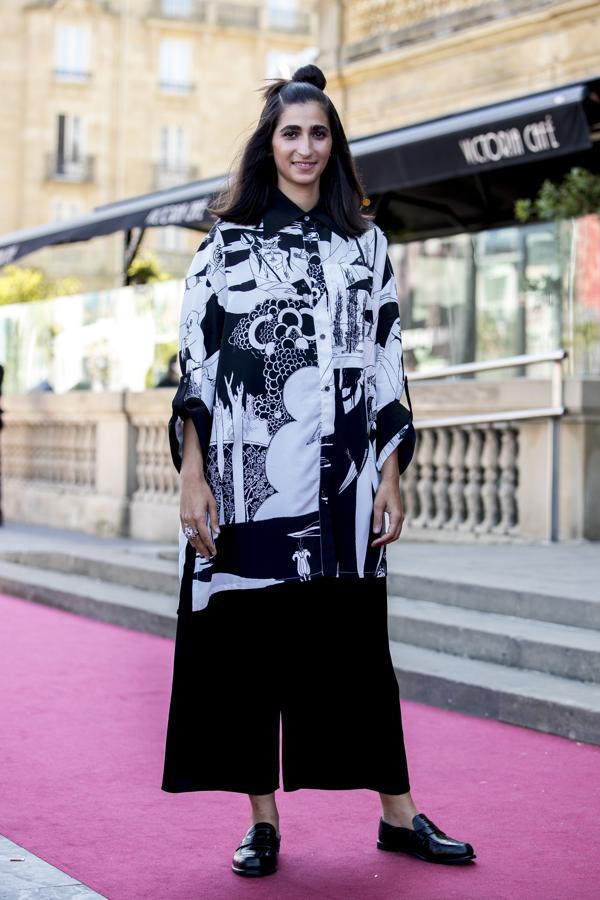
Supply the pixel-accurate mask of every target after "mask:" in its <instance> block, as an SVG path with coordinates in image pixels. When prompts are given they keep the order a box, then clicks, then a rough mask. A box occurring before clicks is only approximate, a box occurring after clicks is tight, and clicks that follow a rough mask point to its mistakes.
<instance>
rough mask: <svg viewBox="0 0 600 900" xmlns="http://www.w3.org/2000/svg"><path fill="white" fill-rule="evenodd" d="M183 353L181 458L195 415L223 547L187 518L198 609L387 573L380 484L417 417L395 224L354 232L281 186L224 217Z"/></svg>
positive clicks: (178, 400) (192, 297) (185, 319)
mask: <svg viewBox="0 0 600 900" xmlns="http://www.w3.org/2000/svg"><path fill="white" fill-rule="evenodd" d="M180 363H181V370H182V373H183V374H182V378H181V383H180V386H179V389H178V391H177V394H176V396H175V399H174V401H173V416H172V418H171V421H170V423H169V431H170V439H171V449H172V453H173V460H174V463H175V465H176V466H177V467H178V468H179V467H180V465H181V454H182V447H183V421H184V420H185V419H186V418H188V417H191V418H192V420H193V422H194V425H195V427H196V430H197V433H198V436H199V439H200V446H201V449H202V453H203V458H204V465H205V474H206V479H207V482H208V484H209V486H210V488H211V490H212V493H213V494H214V497H215V500H216V503H217V507H218V514H219V523H220V524H219V527H220V534H219V535H218V536H215V535H213V537H214V540H215V546H216V548H217V554H216V555H215V556H214V557H212V558H211V559H210V560H206V559H205V558H204V557H202V555H201V554H196V551H195V550H194V549H193V548H192V547H191V545H190V544H189V543H188V542H187V540H186V539H185V537H184V536H183V534H182V532H181V531H180V575H183V571H184V566H185V565H190V566H191V565H193V567H194V569H193V576H192V581H191V583H192V598H191V606H192V609H193V610H201V609H203V608H205V607H206V605H207V603H208V601H209V598H210V596H211V595H212V594H214V593H216V592H218V591H223V590H230V589H244V588H262V587H266V586H268V585H272V584H278V583H280V582H285V581H291V582H295V581H309V580H312V579H315V578H319V577H322V576H324V575H329V576H336V577H355V578H356V577H359V578H370V577H384V576H385V575H386V555H385V546H379V547H375V548H374V547H372V546H371V543H372V541H373V540H374V539H375V538H376V537H377V535H375V534H374V533H373V531H372V525H373V499H374V495H375V492H376V490H377V487H378V485H379V482H380V480H381V468H382V465H383V463H384V461H385V459H386V458H387V457H388V456H389V454H390V453H391V452H392V451H393V450H394V449H395V447H396V446H397V445H398V443H399V442H400V440H401V439H402V437H403V434H404V429H405V428H406V425H405V417H403V416H402V415H401V409H402V407H400V403H399V401H400V397H401V395H402V392H403V376H404V371H403V363H402V343H401V334H400V317H399V308H398V297H397V293H396V284H395V279H394V275H393V271H392V267H391V264H390V261H389V258H388V254H387V240H386V238H385V236H384V234H383V232H382V231H381V229H380V228H379V227H378V226H377V225H375V224H373V223H369V227H368V230H367V231H366V232H365V233H364V234H362V235H361V236H359V237H356V238H355V237H349V236H347V235H345V234H340V233H339V231H338V230H337V229H336V226H335V224H334V223H333V221H332V220H331V218H330V217H329V215H328V214H327V212H326V210H325V208H324V205H323V203H322V202H321V201H319V202H318V203H317V205H316V206H314V207H313V208H312V209H311V210H310V211H309V212H304V211H303V210H302V209H301V208H300V207H298V206H296V204H294V203H293V202H292V201H291V200H289V199H288V198H287V197H286V195H285V194H283V193H282V192H281V191H279V190H277V191H276V194H275V198H274V202H273V204H272V205H271V206H270V207H269V209H268V210H267V212H266V213H265V215H264V218H263V219H262V221H261V222H260V223H259V224H258V225H256V226H252V225H239V224H234V223H232V222H228V221H224V220H221V219H218V220H217V221H216V222H215V224H214V225H213V226H212V228H211V230H210V232H209V233H208V235H207V236H206V238H205V239H204V240H203V241H202V243H201V244H200V247H199V248H198V251H197V252H196V254H195V256H194V258H193V260H192V263H191V265H190V268H189V271H188V274H187V278H186V282H185V292H184V297H183V308H182V315H181V332H180ZM180 601H181V598H180Z"/></svg>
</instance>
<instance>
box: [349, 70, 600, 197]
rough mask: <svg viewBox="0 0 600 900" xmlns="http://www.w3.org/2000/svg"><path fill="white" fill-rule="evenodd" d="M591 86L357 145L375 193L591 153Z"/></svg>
mask: <svg viewBox="0 0 600 900" xmlns="http://www.w3.org/2000/svg"><path fill="white" fill-rule="evenodd" d="M586 96H587V86H586V85H583V84H578V85H571V86H569V87H565V88H560V89H558V90H555V91H548V92H546V93H542V94H534V95H531V96H530V97H524V98H522V99H519V100H511V101H508V102H506V103H498V104H495V105H494V106H486V107H482V108H480V109H473V110H469V112H465V113H458V114H456V115H452V116H445V117H444V118H441V119H434V120H432V121H429V122H421V123H419V124H418V125H413V126H409V127H407V128H399V129H396V130H395V131H389V132H384V133H382V134H376V135H371V136H369V137H366V138H361V139H359V140H355V141H352V155H353V156H354V158H355V160H356V163H357V165H358V168H359V169H360V172H361V175H362V177H363V179H364V181H365V184H366V185H367V186H368V190H369V192H370V193H375V194H381V193H384V192H385V191H389V190H402V189H404V188H412V187H417V186H419V185H422V184H433V183H436V182H439V181H445V180H447V179H450V178H458V177H461V176H464V175H473V174H478V173H480V172H487V171H491V170H494V169H499V168H503V167H507V166H515V165H522V164H525V163H531V162H537V161H539V160H543V159H548V158H549V157H555V156H561V155H564V154H568V153H574V152H577V151H580V150H585V149H588V148H589V147H590V146H591V143H592V142H591V138H590V129H589V123H588V119H587V116H586V113H585V110H584V107H583V103H584V100H585V99H586Z"/></svg>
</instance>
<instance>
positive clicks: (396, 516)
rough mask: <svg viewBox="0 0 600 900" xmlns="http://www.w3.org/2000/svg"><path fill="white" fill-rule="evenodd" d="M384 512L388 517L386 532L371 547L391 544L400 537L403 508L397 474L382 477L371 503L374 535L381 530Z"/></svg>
mask: <svg viewBox="0 0 600 900" xmlns="http://www.w3.org/2000/svg"><path fill="white" fill-rule="evenodd" d="M385 512H387V513H388V515H389V517H390V521H389V526H388V530H387V531H386V532H384V533H383V534H382V535H381V537H378V538H375V540H374V541H372V543H371V547H379V546H380V545H381V544H391V543H392V541H397V540H398V538H399V537H400V532H401V531H402V524H403V522H404V507H403V505H402V497H401V496H400V479H399V477H398V474H397V472H396V473H394V474H392V475H391V476H388V477H385V476H384V478H383V479H382V480H381V483H380V485H379V487H378V489H377V493H376V494H375V500H374V501H373V531H374V532H375V534H377V533H379V532H380V531H381V529H382V528H383V522H384V513H385Z"/></svg>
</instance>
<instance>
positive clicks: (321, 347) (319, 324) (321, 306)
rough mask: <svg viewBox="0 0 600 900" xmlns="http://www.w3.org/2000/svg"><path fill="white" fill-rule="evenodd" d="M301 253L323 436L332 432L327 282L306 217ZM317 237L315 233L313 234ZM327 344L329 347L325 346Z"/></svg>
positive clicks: (310, 222) (313, 227) (311, 225)
mask: <svg viewBox="0 0 600 900" xmlns="http://www.w3.org/2000/svg"><path fill="white" fill-rule="evenodd" d="M301 228H302V239H303V243H304V249H305V251H306V253H307V256H308V267H307V276H308V280H309V283H310V288H311V295H312V299H313V315H314V324H315V333H316V338H317V342H316V348H317V358H318V362H319V373H320V382H321V425H322V430H323V433H324V434H330V433H331V431H332V430H333V418H334V411H333V401H332V397H331V386H330V384H328V383H326V382H330V380H331V377H332V372H331V346H330V345H331V324H330V321H329V300H328V294H327V282H326V280H325V273H324V271H323V265H322V262H321V257H320V252H319V243H318V240H315V239H314V238H313V237H312V236H311V235H312V234H314V232H315V231H317V223H316V222H314V221H313V220H312V219H311V217H310V216H304V219H303V221H302V222H301ZM317 236H318V231H317ZM327 342H329V344H328V343H327Z"/></svg>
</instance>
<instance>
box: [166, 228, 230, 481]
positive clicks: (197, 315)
mask: <svg viewBox="0 0 600 900" xmlns="http://www.w3.org/2000/svg"><path fill="white" fill-rule="evenodd" d="M225 306H226V282H225V273H224V263H223V239H222V236H221V233H220V231H219V229H218V228H217V227H216V226H215V225H213V227H212V228H211V230H210V231H209V233H208V234H207V235H206V237H205V238H204V240H203V241H202V243H201V244H200V246H199V247H198V250H197V251H196V253H195V255H194V258H193V260H192V263H191V265H190V267H189V270H188V273H187V276H186V279H185V289H184V294H183V302H182V307H181V321H180V327H179V364H180V366H181V372H182V375H181V379H180V382H179V387H178V388H177V393H176V394H175V397H174V399H173V404H172V409H173V413H172V416H171V418H170V420H169V426H168V427H169V443H170V447H171V456H172V458H173V463H174V465H175V467H176V468H177V470H178V471H179V470H180V468H181V461H182V458H183V423H184V421H185V420H186V419H192V421H193V423H194V427H195V428H196V432H197V434H198V438H199V441H200V448H201V450H202V456H203V459H204V462H205V464H206V455H207V452H208V445H209V442H210V434H211V428H212V415H213V406H214V402H215V385H216V376H217V366H218V362H219V351H220V348H221V339H222V336H223V326H224V321H225Z"/></svg>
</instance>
